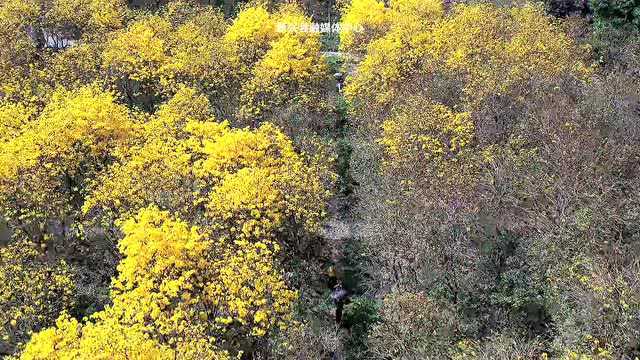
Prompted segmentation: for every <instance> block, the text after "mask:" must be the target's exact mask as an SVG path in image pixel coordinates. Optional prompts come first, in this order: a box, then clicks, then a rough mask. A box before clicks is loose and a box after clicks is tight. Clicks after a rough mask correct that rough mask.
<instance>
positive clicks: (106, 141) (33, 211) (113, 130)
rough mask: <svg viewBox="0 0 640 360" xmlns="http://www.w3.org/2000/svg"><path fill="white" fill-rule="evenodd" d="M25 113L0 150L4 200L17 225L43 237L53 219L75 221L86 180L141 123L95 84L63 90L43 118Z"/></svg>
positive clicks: (6, 213)
mask: <svg viewBox="0 0 640 360" xmlns="http://www.w3.org/2000/svg"><path fill="white" fill-rule="evenodd" d="M16 106H17V105H16ZM16 106H12V107H11V106H10V107H9V109H14V110H13V111H15V109H16ZM18 108H19V107H18ZM5 109H7V108H5ZM27 115H28V114H27ZM22 118H23V120H22V121H20V120H19V119H20V117H17V118H15V119H14V122H15V120H18V121H19V122H20V124H16V125H13V126H11V129H13V130H12V133H13V135H15V136H11V137H8V138H5V139H3V144H2V148H1V149H0V204H2V205H1V209H2V213H3V215H4V216H5V217H7V219H8V220H9V222H10V224H12V226H13V227H14V228H15V229H16V230H20V231H24V232H25V234H26V235H27V236H29V237H30V238H31V239H33V240H35V241H42V240H46V239H45V238H46V237H47V236H50V235H52V233H51V232H50V231H48V229H47V227H48V225H50V223H49V221H63V222H66V221H69V220H71V221H73V218H74V217H75V216H76V215H77V212H78V211H79V210H80V206H81V205H82V198H83V196H84V191H85V190H86V188H85V187H86V181H87V180H88V179H90V178H92V177H93V176H95V174H97V173H98V172H99V171H100V169H101V168H103V167H104V166H105V165H106V164H107V163H108V162H109V161H111V160H112V159H114V158H115V157H116V156H117V152H118V149H119V148H122V147H124V146H126V144H128V142H129V141H130V139H131V136H132V134H133V132H134V129H135V124H134V123H133V121H132V120H131V119H130V117H129V113H128V110H127V109H126V108H125V107H123V106H121V105H118V104H116V103H114V99H113V95H112V94H110V93H106V92H102V91H100V90H98V89H97V88H95V87H86V88H82V89H80V90H77V91H72V92H69V91H64V90H60V91H58V92H56V93H55V94H54V95H53V96H52V99H51V101H50V103H49V104H48V105H47V106H46V107H45V108H44V110H43V111H42V112H41V113H40V114H39V115H38V117H37V118H34V119H33V120H28V119H27V117H25V116H23V117H22ZM8 125H9V126H10V124H5V126H8ZM66 225H69V223H66ZM64 228H65V231H68V230H69V229H68V226H64ZM43 237H44V238H43Z"/></svg>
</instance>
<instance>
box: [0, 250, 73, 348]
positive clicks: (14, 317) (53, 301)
mask: <svg viewBox="0 0 640 360" xmlns="http://www.w3.org/2000/svg"><path fill="white" fill-rule="evenodd" d="M39 250H40V249H36V245H35V244H32V243H26V242H18V243H14V244H11V245H8V246H7V247H3V248H0V342H2V343H4V344H8V345H9V346H10V348H11V349H12V350H13V349H15V347H16V346H17V345H18V344H19V343H21V342H24V341H25V340H27V338H25V334H27V333H28V332H29V331H33V330H37V329H39V328H41V327H43V326H48V325H49V324H51V323H52V322H53V321H55V319H56V317H57V316H58V314H59V313H60V312H62V311H64V310H68V309H71V308H73V305H74V299H75V297H74V296H75V285H74V279H73V273H72V271H71V269H70V268H69V267H68V266H67V264H66V263H64V262H63V261H61V262H58V263H50V262H48V261H46V260H45V258H44V256H43V254H42V253H41V252H40V251H39Z"/></svg>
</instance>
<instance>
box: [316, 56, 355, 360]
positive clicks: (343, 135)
mask: <svg viewBox="0 0 640 360" xmlns="http://www.w3.org/2000/svg"><path fill="white" fill-rule="evenodd" d="M330 55H332V56H337V57H338V58H341V59H342V60H344V54H342V53H339V52H332V53H331V54H330ZM342 80H343V79H342V78H340V79H337V81H338V82H337V84H336V85H337V91H338V98H337V103H338V104H339V105H338V107H339V108H338V111H337V118H336V139H335V140H336V142H337V157H338V158H337V167H338V175H339V186H338V188H339V193H338V194H336V196H335V198H334V199H333V200H332V201H331V202H330V204H329V214H330V215H329V217H328V219H327V221H326V223H325V225H324V227H323V229H322V233H321V235H322V237H323V238H324V239H325V241H326V244H327V246H328V255H329V260H330V264H331V266H332V269H333V270H334V272H335V275H336V278H337V280H338V281H339V282H340V283H341V284H343V286H344V288H345V290H347V292H348V293H349V294H350V295H355V294H356V292H357V288H358V284H357V283H355V282H354V279H353V277H352V276H350V271H351V270H350V266H351V265H350V263H349V258H348V257H349V250H348V249H349V248H350V246H351V245H352V242H353V241H354V230H355V229H356V228H357V226H356V223H355V219H354V217H353V213H352V206H353V203H354V201H355V197H354V195H353V178H352V176H351V168H350V162H351V152H352V149H351V144H350V140H349V118H348V113H347V111H346V110H347V109H346V105H344V104H345V102H344V98H343V97H342V94H341V89H342V85H343V84H342ZM329 290H330V291H331V290H333V289H329ZM331 315H333V313H332V314H331ZM330 320H331V323H334V324H335V319H334V318H331V319H330ZM335 331H336V335H337V337H338V338H339V340H340V341H339V345H338V348H337V349H335V350H334V352H333V353H332V356H331V358H332V360H342V359H346V358H347V356H346V355H347V354H346V351H345V350H346V346H345V345H346V341H347V339H348V337H349V330H347V329H346V328H345V327H343V326H340V325H338V324H336V325H335Z"/></svg>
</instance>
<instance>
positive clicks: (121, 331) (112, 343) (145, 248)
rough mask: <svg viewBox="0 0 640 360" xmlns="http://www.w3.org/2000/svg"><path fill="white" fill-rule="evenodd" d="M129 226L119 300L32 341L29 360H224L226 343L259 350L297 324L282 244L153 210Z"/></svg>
mask: <svg viewBox="0 0 640 360" xmlns="http://www.w3.org/2000/svg"><path fill="white" fill-rule="evenodd" d="M122 231H123V233H124V238H123V239H122V240H121V242H120V245H119V248H120V251H121V253H122V255H123V260H122V261H121V263H120V264H119V265H118V276H117V278H116V279H114V281H113V285H112V300H113V306H112V307H109V308H108V309H106V310H104V311H102V312H99V313H96V314H94V315H93V316H92V320H91V321H90V322H88V323H87V324H85V325H79V324H78V322H77V321H75V320H70V319H68V318H65V317H64V316H63V317H61V318H60V319H59V320H58V323H57V325H56V328H52V329H47V330H44V331H42V332H41V333H39V334H37V335H35V336H34V337H33V339H32V340H31V341H30V343H29V344H28V345H27V347H26V349H25V351H24V353H23V355H22V358H25V359H40V358H47V356H58V357H64V355H65V354H69V353H70V354H73V353H77V354H78V355H79V356H80V358H83V359H84V358H88V356H90V355H91V354H95V353H96V351H98V353H100V354H111V355H108V356H106V357H105V358H111V356H114V357H115V358H120V356H123V354H127V353H129V352H131V354H134V355H133V356H134V357H135V358H145V359H146V358H154V357H153V356H165V355H167V354H173V352H172V351H176V354H179V355H178V356H179V358H185V359H199V358H200V357H199V356H202V353H203V352H204V351H205V350H207V349H209V352H210V355H209V356H207V357H206V358H218V357H219V358H225V356H226V355H225V354H226V351H223V350H221V349H223V348H224V349H228V350H229V351H231V352H236V353H237V352H238V351H242V350H245V349H251V346H252V345H251V344H252V343H253V342H255V341H258V340H259V339H260V338H261V337H263V336H265V335H266V334H267V333H268V332H270V331H271V330H272V329H278V328H279V329H285V328H286V327H287V326H288V324H289V322H290V321H291V310H292V309H291V307H292V305H293V301H294V300H295V299H296V297H297V295H296V292H294V291H292V290H290V289H289V288H288V287H287V285H286V284H285V282H284V280H283V278H282V275H281V274H280V273H279V271H278V270H276V268H275V267H274V264H275V262H274V258H273V256H274V252H277V251H278V246H277V245H275V244H272V243H270V242H268V241H264V242H254V243H249V242H247V241H245V240H235V241H234V240H233V239H230V238H217V239H216V238H212V237H211V235H210V234H207V233H206V231H205V230H204V229H203V230H201V229H200V228H198V227H192V226H189V225H188V224H187V223H185V222H183V221H182V220H179V219H173V218H172V217H171V216H170V215H169V213H168V212H163V211H159V210H158V209H157V208H154V207H151V208H145V209H142V210H141V211H140V212H139V213H138V214H137V215H136V216H134V217H133V218H131V219H128V220H126V221H124V222H123V223H122ZM109 334H113V336H114V337H113V338H111V337H110V336H109ZM153 339H161V340H159V341H160V342H158V340H153ZM129 349H130V350H129ZM147 351H152V352H151V353H150V354H145V353H146V352H147ZM135 354H137V355H135ZM152 354H153V356H152ZM138 356H140V357H138ZM145 356H152V357H145Z"/></svg>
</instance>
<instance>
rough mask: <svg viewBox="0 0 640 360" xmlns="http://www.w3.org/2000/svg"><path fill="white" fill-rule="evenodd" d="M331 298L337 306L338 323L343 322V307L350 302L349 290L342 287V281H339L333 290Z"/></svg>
mask: <svg viewBox="0 0 640 360" xmlns="http://www.w3.org/2000/svg"><path fill="white" fill-rule="evenodd" d="M331 300H333V304H334V305H335V306H336V324H337V325H338V326H339V325H340V324H341V323H342V308H343V307H344V305H345V304H348V303H349V292H347V290H345V289H344V288H343V287H342V283H340V282H338V283H337V284H336V286H334V288H333V291H332V292H331Z"/></svg>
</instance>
